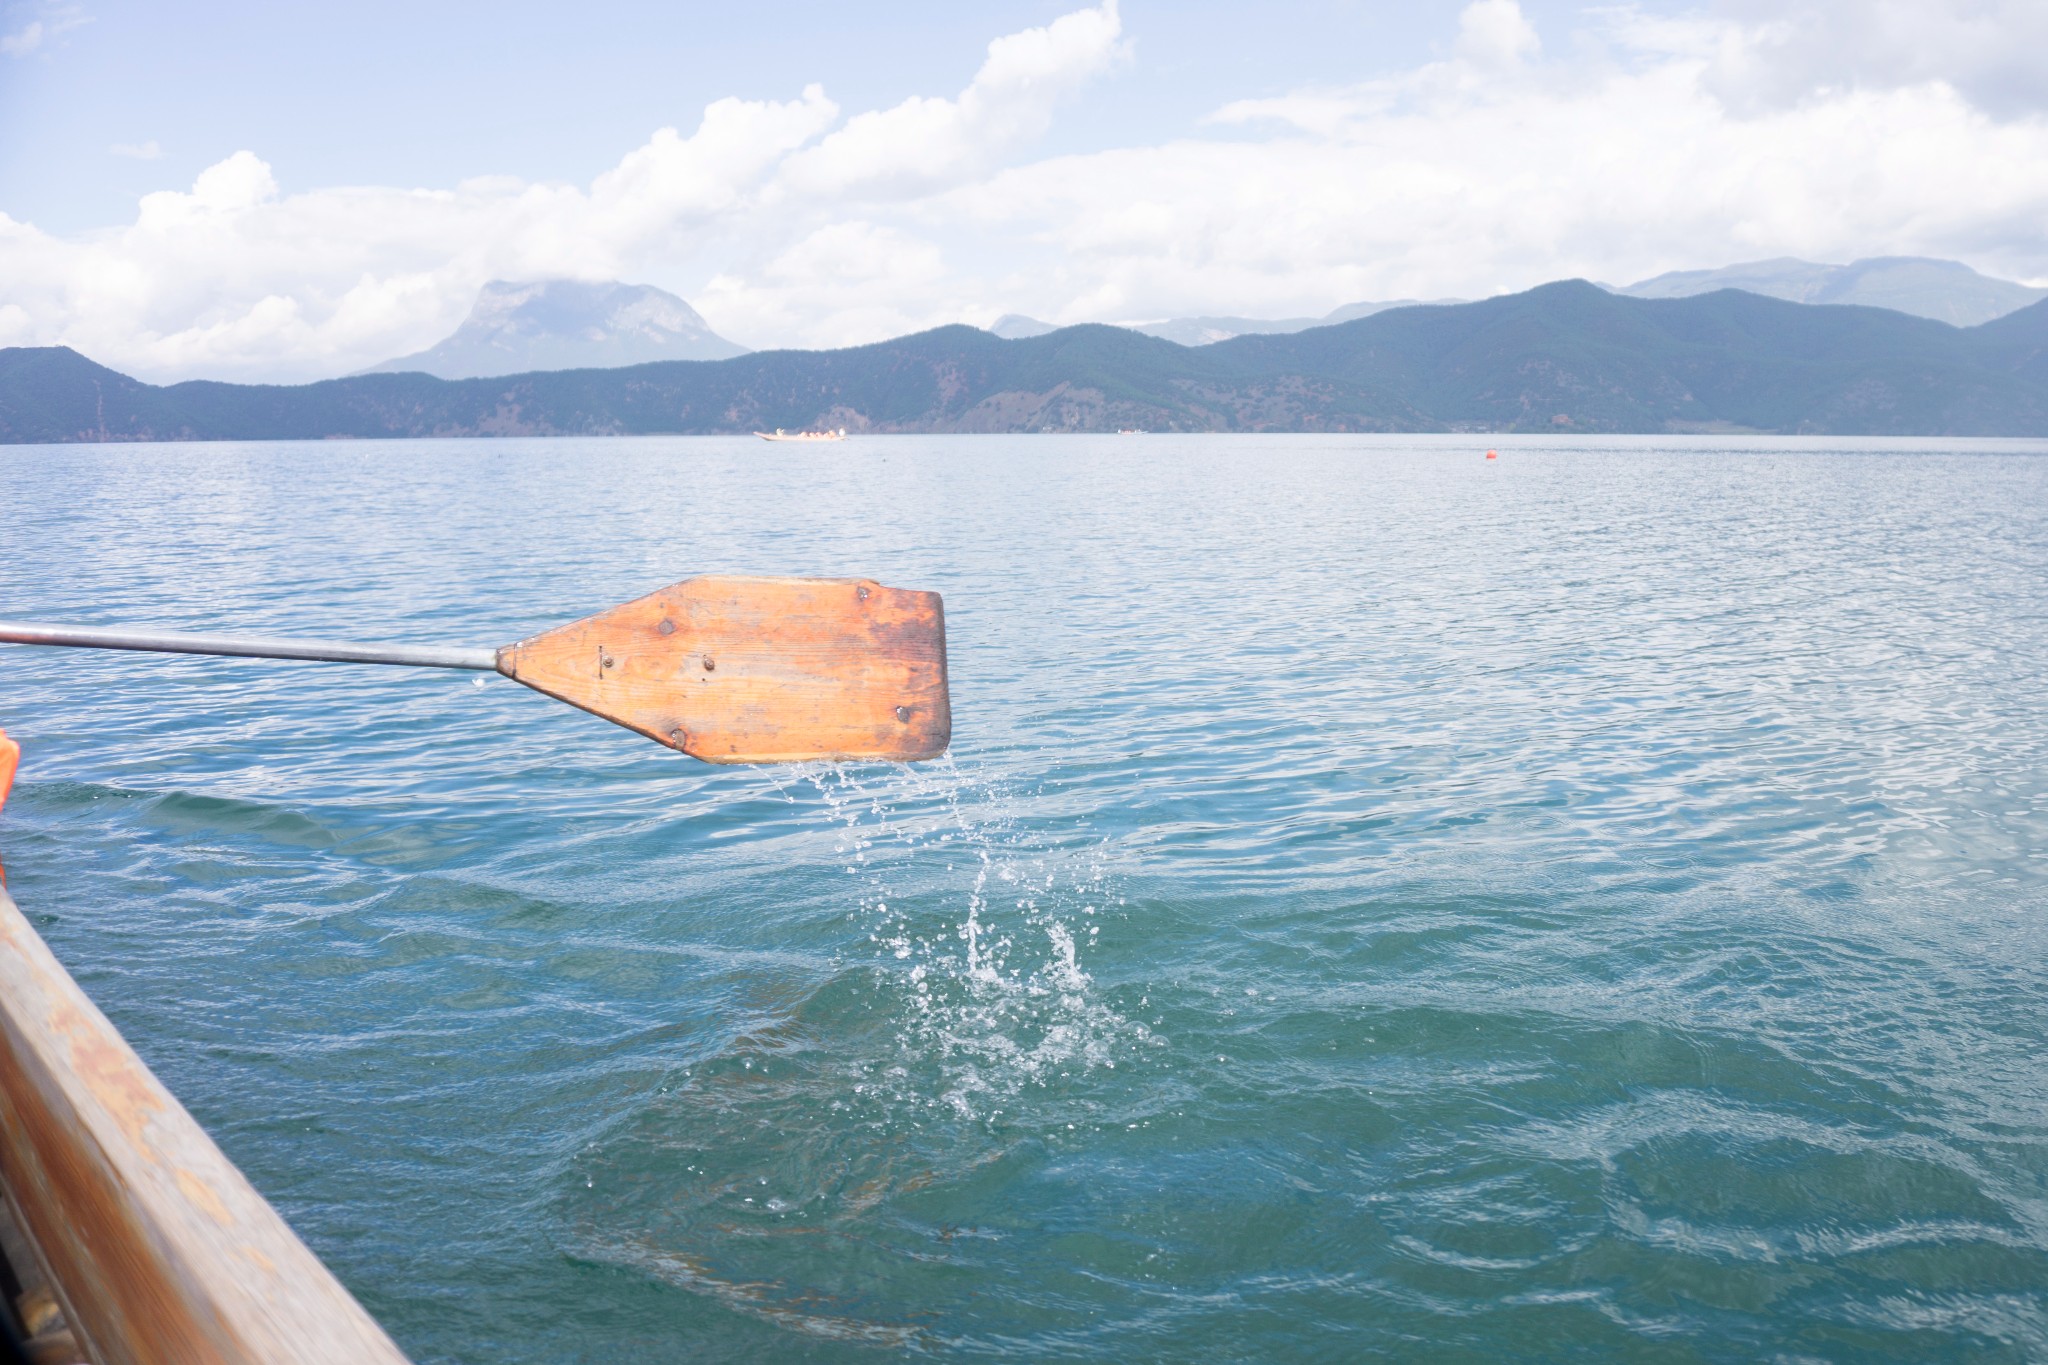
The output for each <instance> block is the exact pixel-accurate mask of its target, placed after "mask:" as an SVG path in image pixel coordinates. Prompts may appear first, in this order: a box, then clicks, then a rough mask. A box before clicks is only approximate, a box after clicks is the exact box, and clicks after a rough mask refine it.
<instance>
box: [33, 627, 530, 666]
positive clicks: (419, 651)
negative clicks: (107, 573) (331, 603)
mask: <svg viewBox="0 0 2048 1365" xmlns="http://www.w3.org/2000/svg"><path fill="white" fill-rule="evenodd" d="M0 643H6V644H15V645H73V646H76V647H78V648H81V649H137V650H143V651H145V652H147V653H151V654H226V655H232V656H235V657H237V658H244V659H317V660H322V661H324V662H327V663H337V664H399V665H402V666H405V667H410V668H472V669H475V670H477V671H478V672H481V673H491V672H495V671H497V667H498V651H497V650H495V649H450V648H446V647H443V646H438V645H351V644H343V643H341V642H339V641H335V640H271V639H265V638H263V637H261V636H254V635H192V634H188V633H186V632H184V631H175V630H85V629H81V628H79V627H75V626H32V625H24V624H22V623H20V622H18V621H0Z"/></svg>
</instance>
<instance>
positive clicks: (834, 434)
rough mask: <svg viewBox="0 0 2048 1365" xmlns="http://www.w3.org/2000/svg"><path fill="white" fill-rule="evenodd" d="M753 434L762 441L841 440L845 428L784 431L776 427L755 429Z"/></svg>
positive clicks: (844, 435) (843, 438) (844, 436)
mask: <svg viewBox="0 0 2048 1365" xmlns="http://www.w3.org/2000/svg"><path fill="white" fill-rule="evenodd" d="M754 434H755V435H756V436H758V437H760V438H761V439H762V440H764V441H843V440H845V439H846V428H845V427H839V428H837V429H836V430H833V431H784V430H783V429H782V428H781V427H777V428H775V430H773V431H757V432H755V433H754Z"/></svg>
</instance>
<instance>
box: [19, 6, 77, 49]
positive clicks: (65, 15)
mask: <svg viewBox="0 0 2048 1365" xmlns="http://www.w3.org/2000/svg"><path fill="white" fill-rule="evenodd" d="M91 22H92V20H91V18H90V17H88V16H87V15H86V13H85V11H83V10H81V9H79V8H78V6H76V5H58V6H55V7H52V8H49V9H46V10H45V11H44V12H43V15H42V17H41V18H40V19H31V20H29V21H28V22H27V23H26V24H23V25H22V26H21V27H20V28H19V29H17V30H15V31H14V32H13V33H0V54H4V55H6V56H9V57H26V56H28V55H29V54H30V53H32V52H36V51H38V50H40V49H41V48H42V47H43V46H44V45H45V44H47V43H48V42H49V41H50V40H51V39H52V38H56V37H59V36H60V35H62V34H65V33H69V32H70V31H71V30H72V29H74V28H77V27H79V26H80V25H82V24H89V23H91Z"/></svg>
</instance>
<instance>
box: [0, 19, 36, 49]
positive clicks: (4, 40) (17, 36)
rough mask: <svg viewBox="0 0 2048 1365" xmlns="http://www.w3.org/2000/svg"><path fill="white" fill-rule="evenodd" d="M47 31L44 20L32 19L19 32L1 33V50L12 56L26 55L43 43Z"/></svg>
mask: <svg viewBox="0 0 2048 1365" xmlns="http://www.w3.org/2000/svg"><path fill="white" fill-rule="evenodd" d="M45 33H46V30H45V29H44V28H43V23H42V20H40V19H31V20H30V21H29V22H28V23H26V24H24V25H23V26H22V28H21V30H20V31H19V32H17V33H7V34H0V52H4V53H6V54H7V55H8V56H10V57H26V56H27V55H28V54H29V53H31V52H34V51H35V50H36V49H37V48H39V47H41V46H42V45H43V38H44V36H45Z"/></svg>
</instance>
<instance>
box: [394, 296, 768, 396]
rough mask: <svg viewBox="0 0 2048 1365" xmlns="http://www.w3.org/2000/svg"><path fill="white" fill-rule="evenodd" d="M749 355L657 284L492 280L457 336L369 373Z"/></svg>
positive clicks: (519, 370) (481, 371) (460, 373)
mask: <svg viewBox="0 0 2048 1365" xmlns="http://www.w3.org/2000/svg"><path fill="white" fill-rule="evenodd" d="M746 353H747V348H746V347H744V346H736V345H734V344H733V343H732V342H730V341H727V340H726V339H725V338H724V337H722V336H719V335H718V334H717V333H716V332H714V331H712V330H711V328H710V325H709V324H707V323H706V322H705V321H704V319H703V318H702V317H700V316H698V313H697V310H696V309H694V308H692V307H690V305H689V304H687V303H685V302H684V301H683V300H681V299H679V298H677V297H676V296H675V295H674V294H671V293H668V292H666V291H665V290H661V289H656V288H655V287H653V286H652V285H646V284H616V283H596V284H593V283H587V282H585V281H582V280H540V281H536V282H533V283H528V284H514V283H511V282H510V281H506V280H492V281H491V282H490V283H489V284H487V285H485V286H484V287H483V291H482V292H481V293H480V294H478V295H477V300H476V303H475V305H474V306H473V307H471V309H470V310H469V316H468V318H466V319H464V321H463V323H462V325H461V326H460V327H458V328H456V329H455V334H454V335H453V336H450V337H449V338H448V339H447V340H445V341H443V342H441V343H440V344H439V345H437V346H431V347H429V348H428V349H426V350H424V351H421V352H419V353H418V354H417V355H408V356H400V357H399V358H398V359H396V360H387V361H385V362H384V363H383V364H382V365H377V366H373V367H371V368H370V369H368V370H365V371H364V372H363V373H365V374H398V373H414V372H416V373H420V374H431V375H434V376H436V377H437V378H441V379H482V378H490V377H493V376H496V375H505V374H529V373H531V372H533V371H535V370H581V369H595V368H605V369H609V368H614V367H617V366H620V365H644V364H647V363H648V362H650V361H656V360H725V359H728V358H730V357H732V356H736V355H745V354H746Z"/></svg>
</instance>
